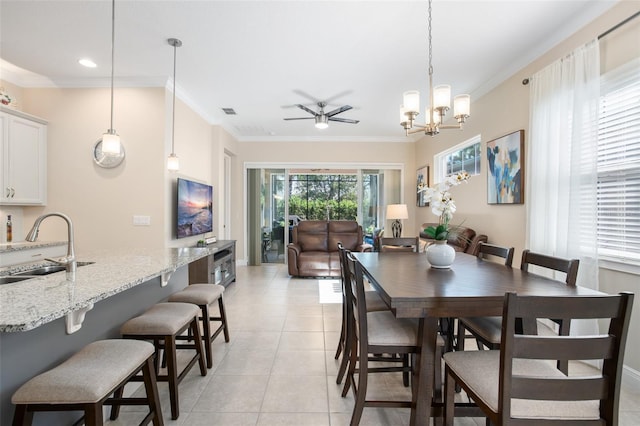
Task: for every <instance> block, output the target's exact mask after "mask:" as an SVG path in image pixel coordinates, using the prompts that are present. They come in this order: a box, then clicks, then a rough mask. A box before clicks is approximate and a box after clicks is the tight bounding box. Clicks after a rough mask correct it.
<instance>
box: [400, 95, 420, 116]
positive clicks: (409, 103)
mask: <svg viewBox="0 0 640 426" xmlns="http://www.w3.org/2000/svg"><path fill="white" fill-rule="evenodd" d="M402 100H403V102H402V104H403V105H404V108H405V112H413V113H418V112H419V111H420V92H418V91H417V90H408V91H406V92H404V94H403V95H402Z"/></svg>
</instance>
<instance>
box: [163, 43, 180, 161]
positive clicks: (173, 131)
mask: <svg viewBox="0 0 640 426" xmlns="http://www.w3.org/2000/svg"><path fill="white" fill-rule="evenodd" d="M167 42H168V43H169V45H170V46H173V107H172V111H173V116H172V118H171V154H169V158H167V169H169V171H170V172H177V171H178V170H180V160H179V159H178V156H177V155H176V152H175V146H176V138H175V134H176V53H177V50H178V47H180V46H182V42H181V41H180V40H178V39H177V38H170V39H169V40H167Z"/></svg>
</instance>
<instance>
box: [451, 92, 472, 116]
mask: <svg viewBox="0 0 640 426" xmlns="http://www.w3.org/2000/svg"><path fill="white" fill-rule="evenodd" d="M470 112H471V97H470V96H469V95H458V96H456V97H455V98H454V99H453V116H454V117H456V118H458V119H459V117H463V118H466V117H469V115H470Z"/></svg>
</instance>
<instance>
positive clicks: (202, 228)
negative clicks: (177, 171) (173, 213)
mask: <svg viewBox="0 0 640 426" xmlns="http://www.w3.org/2000/svg"><path fill="white" fill-rule="evenodd" d="M177 195H178V208H177V222H178V223H177V232H176V235H177V237H178V238H184V237H191V236H194V235H200V234H205V233H207V232H211V231H213V187H212V186H211V185H206V184H204V183H199V182H194V181H191V180H187V179H182V178H178V188H177Z"/></svg>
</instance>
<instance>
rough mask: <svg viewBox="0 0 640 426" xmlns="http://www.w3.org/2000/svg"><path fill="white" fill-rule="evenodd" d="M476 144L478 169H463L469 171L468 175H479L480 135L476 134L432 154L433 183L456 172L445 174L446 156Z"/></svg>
mask: <svg viewBox="0 0 640 426" xmlns="http://www.w3.org/2000/svg"><path fill="white" fill-rule="evenodd" d="M476 144H478V145H479V149H478V157H479V160H480V161H479V162H478V170H474V172H473V173H472V172H471V171H469V170H465V171H466V172H467V173H469V175H470V176H479V175H480V174H481V173H482V137H481V135H479V134H478V135H476V136H473V137H471V138H469V139H467V140H465V141H463V142H461V143H459V144H457V145H455V146H452V147H451V148H449V149H446V150H444V151H441V152H439V153H437V154H435V155H434V156H433V165H434V168H433V178H434V181H435V183H437V182H441V181H442V180H443V179H444V178H445V177H447V176H450V175H452V174H455V173H457V172H452V173H449V174H446V173H447V166H446V164H447V158H448V157H450V156H451V155H452V154H454V153H457V152H461V151H464V150H465V149H467V148H469V147H471V146H473V145H476Z"/></svg>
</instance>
